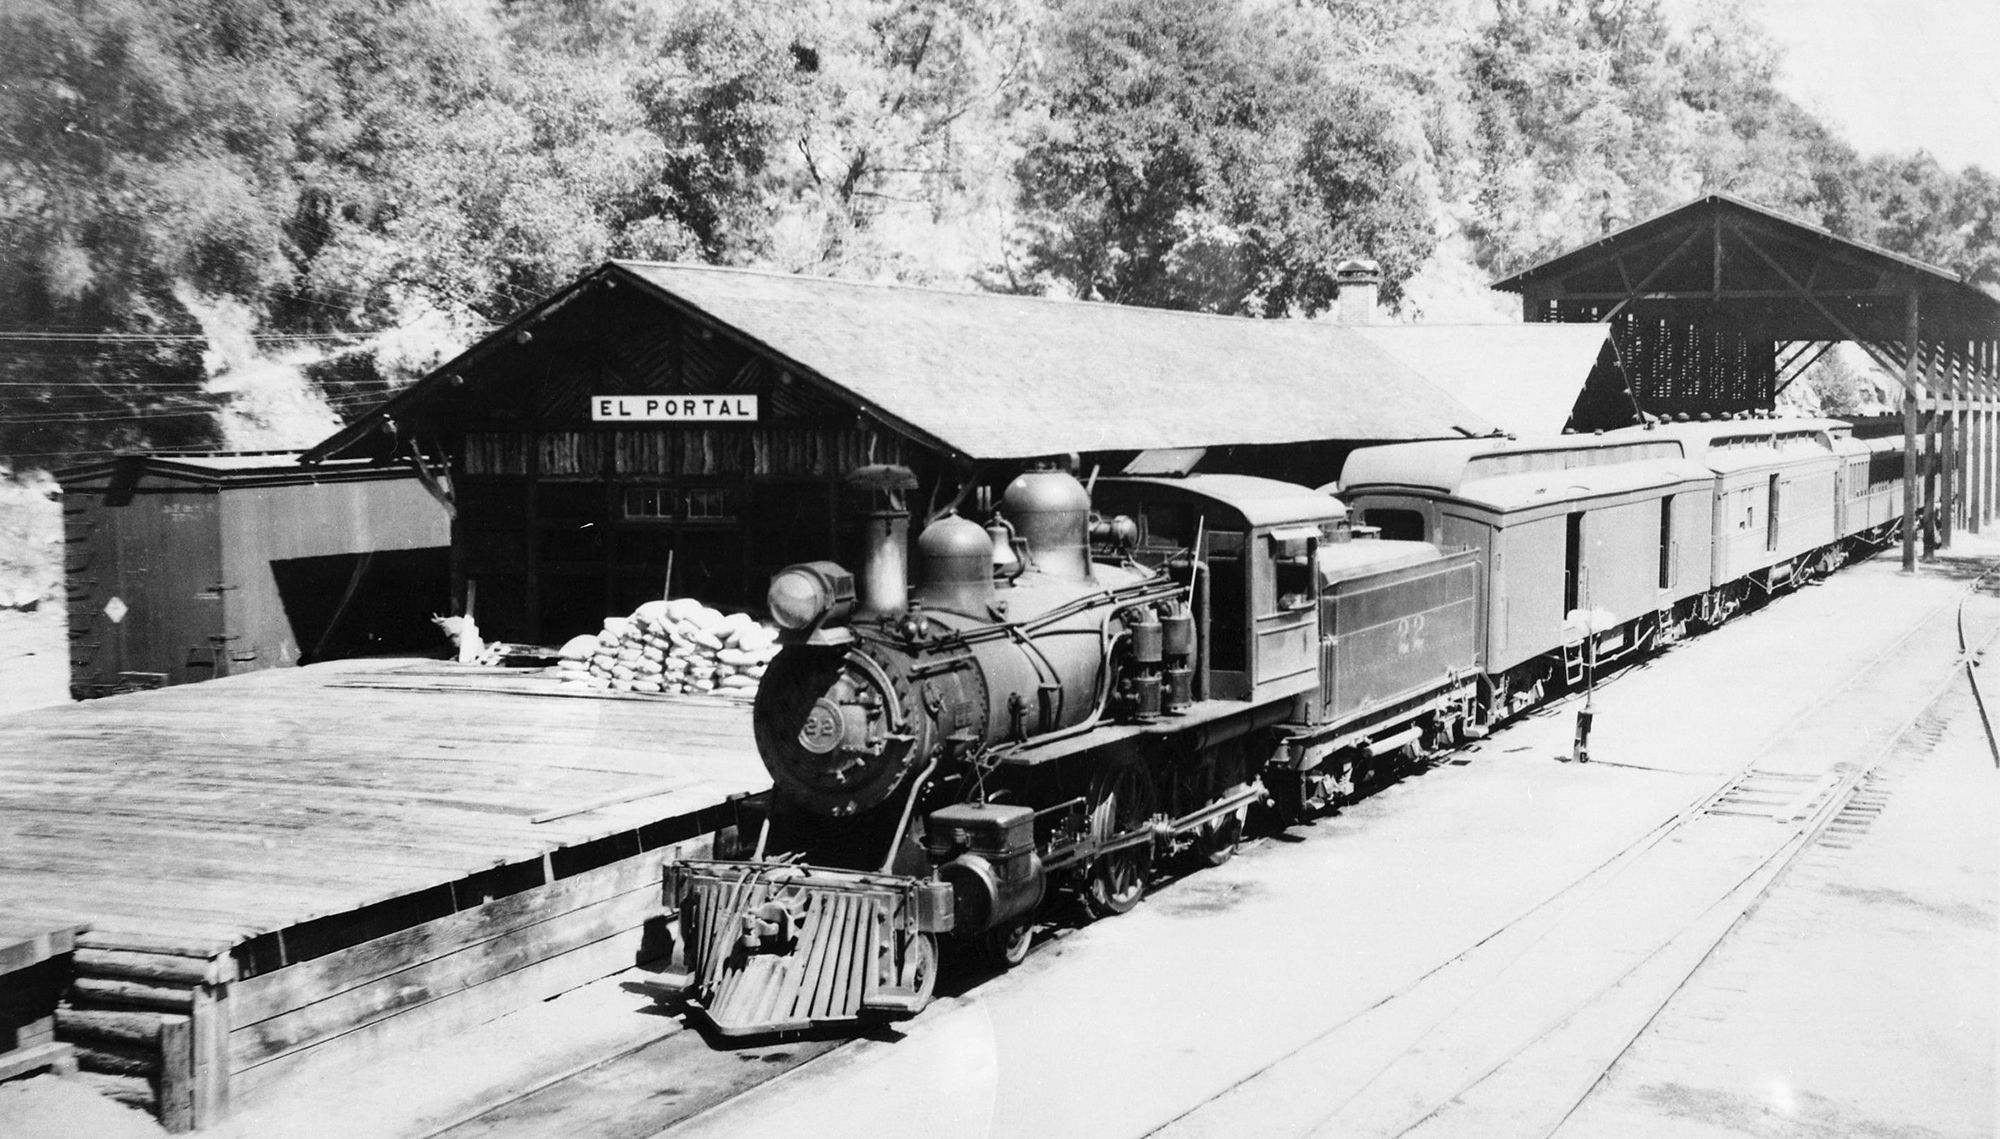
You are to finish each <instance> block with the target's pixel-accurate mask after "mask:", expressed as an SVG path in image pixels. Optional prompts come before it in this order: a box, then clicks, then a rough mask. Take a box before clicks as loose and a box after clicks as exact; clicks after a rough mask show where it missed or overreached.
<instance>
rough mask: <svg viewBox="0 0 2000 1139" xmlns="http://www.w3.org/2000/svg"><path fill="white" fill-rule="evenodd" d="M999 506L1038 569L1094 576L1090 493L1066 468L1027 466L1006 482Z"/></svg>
mask: <svg viewBox="0 0 2000 1139" xmlns="http://www.w3.org/2000/svg"><path fill="white" fill-rule="evenodd" d="M1000 509H1001V510H1002V511H1004V512H1005V513H1006V515H1007V520H1008V521H1009V522H1012V523H1013V524H1014V529H1015V531H1016V532H1018V533H1019V534H1020V536H1021V537H1022V538H1023V539H1024V540H1025V541H1026V542H1027V546H1028V557H1029V559H1030V560H1031V561H1033V562H1034V566H1035V568H1036V569H1038V570H1040V571H1042V572H1043V573H1046V574H1049V575H1051V576H1054V577H1068V578H1084V579H1088V578H1090V577H1091V569H1090V494H1089V492H1088V491H1086V490H1084V489H1083V484H1082V483H1080V482H1078V481H1076V479H1075V478H1074V477H1073V476H1071V475H1069V474H1068V473H1066V472H1063V471H1027V472H1024V473H1023V474H1022V475H1021V476H1020V477H1019V478H1017V479H1015V480H1014V481H1013V482H1011V483H1008V484H1007V490H1006V493H1005V494H1003V495H1001V497H1000Z"/></svg>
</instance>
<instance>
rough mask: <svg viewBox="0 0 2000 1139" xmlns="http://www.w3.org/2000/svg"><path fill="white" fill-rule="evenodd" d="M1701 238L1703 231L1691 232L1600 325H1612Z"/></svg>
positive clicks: (1605, 316)
mask: <svg viewBox="0 0 2000 1139" xmlns="http://www.w3.org/2000/svg"><path fill="white" fill-rule="evenodd" d="M1700 236H1701V231H1700V230H1699V229H1695V230H1689V231H1688V235H1687V236H1686V237H1684V238H1682V239H1681V243H1680V244H1679V245H1676V246H1674V251H1673V252H1672V253H1669V254H1667V255H1666V256H1665V257H1663V258H1661V259H1660V263H1659V264H1658V265H1655V266H1653V271H1652V272H1650V273H1648V274H1646V275H1645V276H1644V277H1643V278H1641V279H1640V281H1639V285H1638V287H1637V288H1635V289H1633V290H1632V292H1631V293H1630V294H1628V295H1627V296H1626V297H1625V299H1624V300H1622V301H1619V302H1618V303H1617V304H1616V305H1613V306H1612V308H1611V311H1610V312H1607V313H1605V314H1604V315H1603V316H1602V317H1599V318H1598V323H1600V324H1610V323H1611V322H1612V320H1614V319H1616V318H1617V316H1618V314H1619V313H1621V312H1624V311H1625V306H1626V305H1629V304H1631V303H1632V302H1633V301H1635V300H1637V299H1639V295H1640V294H1641V293H1644V292H1645V291H1646V286H1647V285H1650V284H1652V283H1653V281H1654V279H1655V278H1657V277H1658V276H1659V275H1660V274H1661V273H1664V272H1666V270H1667V266H1669V265H1671V264H1673V263H1674V261H1675V259H1676V258H1678V257H1679V256H1680V255H1681V254H1683V253H1685V252H1687V250H1688V247H1689V246H1691V245H1693V244H1694V239H1695V238H1697V237H1700ZM1607 299H1608V298H1607Z"/></svg>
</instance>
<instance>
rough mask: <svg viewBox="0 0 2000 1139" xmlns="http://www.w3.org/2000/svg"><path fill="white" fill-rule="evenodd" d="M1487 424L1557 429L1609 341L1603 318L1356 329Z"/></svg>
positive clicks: (1519, 431)
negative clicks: (1580, 321)
mask: <svg viewBox="0 0 2000 1139" xmlns="http://www.w3.org/2000/svg"><path fill="white" fill-rule="evenodd" d="M1354 331H1355V332H1357V333H1360V334H1361V336H1362V337H1364V338H1365V339H1367V340H1368V341H1369V342H1370V343H1372V344H1374V345H1375V346H1376V347H1378V348H1381V349H1382V350H1384V351H1386V352H1388V353H1389V354H1390V355H1391V356H1394V357H1395V358H1396V359H1397V360H1400V361H1401V362H1403V363H1404V364H1407V365H1409V366H1410V367H1411V368H1412V369H1414V370H1415V371H1416V372H1418V373H1419V374H1421V375H1422V376H1423V377H1424V378H1425V379H1426V380H1429V381H1430V382H1431V383H1433V384H1435V385H1437V386H1438V387H1439V388H1442V389H1443V390H1444V391H1445V392H1446V393H1448V394H1449V395H1450V396H1451V397H1452V398H1453V399H1456V400H1458V401H1459V402H1460V403H1463V404H1465V405H1466V406H1467V407H1469V408H1471V409H1472V410H1473V411H1474V412H1476V413H1477V414H1478V415H1479V416H1480V417H1481V418H1483V419H1485V420H1486V421H1487V422H1489V423H1492V424H1495V425H1496V426H1498V427H1499V428H1501V429H1502V430H1504V431H1506V432H1508V433H1510V434H1514V435H1554V434H1556V433H1557V432H1560V431H1561V430H1562V429H1563V428H1564V427H1565V426H1567V425H1568V424H1569V419H1570V413H1571V411H1573V410H1574V409H1575V408H1576V401H1577V396H1578V395H1579V394H1580V393H1581V392H1582V391H1583V384H1584V381H1585V380H1586V379H1588V378H1589V376H1590V370H1591V369H1592V368H1593V367H1595V366H1596V365H1597V363H1598V357H1600V356H1601V355H1603V353H1604V350H1605V347H1606V345H1607V344H1608V343H1609V341H1610V337H1611V328H1610V326H1608V325H1603V324H1369V325H1359V326H1356V327H1355V329H1354Z"/></svg>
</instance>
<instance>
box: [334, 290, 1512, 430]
mask: <svg viewBox="0 0 2000 1139" xmlns="http://www.w3.org/2000/svg"><path fill="white" fill-rule="evenodd" d="M603 279H618V280H624V281H629V282H631V283H633V284H635V285H637V286H638V287H639V288H641V289H642V290H645V291H646V292H647V293H648V294H649V295H651V296H652V297H654V298H655V299H656V300H658V301H659V302H661V303H662V304H664V305H666V306H667V307H668V308H669V309H671V310H674V311H677V312H679V313H681V314H682V315H684V316H687V317H690V318H693V319H696V320H699V321H702V322H703V323H705V324H712V325H714V326H716V327H717V328H718V329H719V330H721V331H722V332H723V333H724V334H726V335H731V336H734V337H736V338H738V339H740V340H742V341H744V342H745V343H747V344H749V345H751V346H753V347H754V348H756V349H757V350H759V351H761V352H763V353H764V354H766V355H768V356H770V357H772V358H774V359H776V360H777V361H779V362H780V363H781V364H782V365H783V366H784V367H785V368H786V369H787V370H789V371H792V372H795V373H798V374H801V375H803V376H806V377H810V378H812V379H814V380H816V381H817V382H818V384H819V385H820V386H822V387H827V388H831V389H835V390H836V391H837V392H838V393H842V394H844V395H845V396H847V397H848V398H849V399H850V400H851V402H853V403H854V404H855V405H856V406H858V407H859V408H860V409H861V410H862V411H863V412H864V413H866V414H869V415H871V416H873V417H874V418H876V419H878V420H880V421H882V422H884V423H886V424H888V425H890V426H891V427H894V428H896V429H898V430H900V431H903V432H904V433H906V434H908V435H910V436H911V437H913V438H915V439H917V440H918V441H920V442H924V443H927V444H929V445H931V446H934V447H936V448H937V449H939V450H941V451H944V452H946V453H949V454H955V455H957V456H959V457H962V458H966V459H1018V458H1031V457H1035V456H1041V455H1048V454H1057V453H1062V452H1069V451H1124V450H1132V451H1138V450H1146V449H1151V448H1161V447H1182V446H1222V445H1230V444H1259V443H1295V442H1308V441H1314V440H1322V439H1351V440H1391V439H1422V438H1457V437H1463V436H1465V435H1484V434H1488V433H1491V432H1492V431H1493V430H1494V429H1495V425H1494V424H1493V423H1491V422H1490V421H1489V420H1488V419H1487V418H1485V417H1484V416H1482V415H1480V414H1479V413H1477V412H1475V411H1474V410H1472V409H1471V408H1470V407H1468V406H1466V404H1465V403H1464V402H1462V401H1460V400H1459V399H1456V398H1454V397H1453V396H1451V395H1450V394H1447V393H1446V392H1445V391H1443V390H1441V389H1439V388H1438V387H1437V386H1436V385H1434V384H1432V383H1430V382H1429V381H1427V380H1426V379H1425V378H1424V376H1423V375H1421V374H1420V373H1419V372H1418V371H1417V370H1415V369H1413V368H1411V367H1410V366H1408V365H1407V364H1405V363H1403V362H1401V361H1400V360H1398V359H1397V358H1396V357H1395V355H1393V354H1392V353H1390V352H1388V351H1385V350H1384V349H1383V348H1381V347H1378V346H1377V345H1376V344H1374V343H1373V342H1372V341H1370V340H1369V339H1368V338H1366V337H1364V336H1362V335H1360V334H1359V333H1358V332H1357V331H1356V330H1355V329H1353V328H1350V327H1346V326H1342V325H1337V324H1331V323H1326V322H1321V321H1306V320H1253V319H1248V318H1242V317H1223V316H1209V315H1202V314H1194V313H1184V312H1171V311H1166V310H1160V309H1143V308H1134V307H1127V306H1121V305H1110V304H1100V303H1090V302H1077V301H1059V300H1048V299H1043V298H1035V297H1018V296H1008V295H1001V294H993V293H959V292H946V291H943V290H938V289H924V288H915V287H911V286H904V285H883V284H865V283H857V282H852V281H840V280H832V279H828V278H823V277H803V276H794V275H788V274H782V273H770V272H760V271H752V270H743V269H719V268H714V267H709V266H695V265H676V264H662V263H656V262H640V261H613V262H609V263H607V264H606V265H604V266H602V267H601V268H599V269H598V270H596V271H594V272H593V273H591V274H589V275H587V276H586V277H585V278H583V279H582V280H580V281H579V282H577V283H576V284H573V285H572V286H570V287H569V288H568V289H565V290H563V291H562V292H561V293H558V294H557V295H556V296H554V297H551V298H550V299H549V300H547V301H544V302H543V303H542V305H539V306H537V307H536V309H535V310H531V312H530V313H528V314H524V316H523V317H522V318H520V319H518V320H516V321H515V322H513V323H511V324H509V325H508V326H507V327H506V328H503V329H501V330H499V331H498V332H496V333H494V334H493V335H491V336H489V337H488V338H487V339H486V340H483V341H481V342H480V344H478V345H475V346H474V347H473V348H472V349H470V350H468V352H466V353H465V354H463V355H461V357H459V359H457V360H454V361H452V362H450V363H448V364H446V365H445V366H444V367H442V368H440V369H438V370H437V371H436V372H434V373H433V374H432V375H430V376H428V377H426V378H425V379H424V380H422V381H420V382H419V383H418V384H416V385H413V386H412V387H411V388H408V389H405V390H404V391H403V392H402V393H399V394H398V395H397V396H395V397H393V398H392V399H391V400H389V401H388V402H387V403H386V404H384V405H383V406H382V407H381V408H378V409H376V411H375V412H373V413H371V414H370V416H368V417H366V418H364V419H362V420H360V421H358V422H356V423H355V424H352V425H350V426H349V427H347V428H346V429H344V430H343V431H341V432H339V433H337V434H336V435H334V436H333V437H332V438H330V439H328V440H326V441H325V442H323V443H321V444H320V445H319V446H317V447H315V448H313V449H312V450H311V451H309V452H308V453H307V455H306V457H305V458H306V461H308V462H311V461H318V460H319V459H322V458H326V457H330V456H332V455H336V454H340V453H342V452H343V451H346V450H348V449H350V448H351V447H353V446H354V445H356V444H357V443H359V442H360V441H361V440H362V439H363V438H364V437H365V436H367V435H369V434H371V433H373V432H375V431H378V430H381V429H382V428H383V426H384V422H383V421H384V420H385V419H388V418H390V417H394V418H397V419H400V420H407V419H409V418H411V417H418V418H420V417H421V416H422V409H423V405H424V404H425V403H426V402H427V401H428V400H429V399H430V398H431V396H432V395H434V394H435V393H436V391H437V389H439V388H440V387H441V386H442V385H445V384H448V383H449V382H450V380H451V378H452V377H453V376H455V375H457V374H458V373H460V372H461V371H462V370H463V368H464V367H465V366H466V365H467V364H468V363H469V362H471V361H472V360H474V359H476V358H479V357H482V356H484V355H488V354H491V353H492V352H495V351H504V350H505V346H506V344H507V342H509V341H510V340H511V339H512V338H513V337H514V336H515V335H516V333H517V332H518V331H519V330H521V329H523V328H526V327H528V326H530V325H532V324H534V323H535V321H536V320H537V319H539V317H538V316H537V314H538V313H543V312H549V311H553V309H554V308H556V307H561V306H563V305H567V304H571V303H580V300H579V298H580V297H581V295H582V293H583V291H584V289H585V287H586V286H588V285H591V284H594V283H596V282H598V281H599V280H603Z"/></svg>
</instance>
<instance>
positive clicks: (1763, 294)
mask: <svg viewBox="0 0 2000 1139" xmlns="http://www.w3.org/2000/svg"><path fill="white" fill-rule="evenodd" d="M1635 294H1636V295H1635ZM1798 295H1799V293H1798V290H1796V289H1724V290H1723V291H1722V293H1721V294H1720V296H1719V298H1718V294H1716V293H1715V292H1714V291H1713V290H1711V289H1654V290H1652V291H1650V292H1644V291H1641V290H1638V289H1631V290H1627V291H1625V292H1622V293H1606V292H1595V293H1564V294H1563V299H1564V300H1570V301H1612V300H1623V299H1626V298H1631V299H1633V300H1642V301H1713V300H1717V299H1721V300H1725V301H1733V300H1749V301H1755V300H1776V299H1783V298H1786V297H1796V296H1798ZM1815 295H1818V294H1815ZM1825 295H1828V296H1839V297H1860V298H1865V299H1872V300H1889V299H1892V298H1894V297H1898V296H1901V295H1902V292H1901V290H1899V289H1876V288H1868V289H1837V290H1834V291H1832V292H1830V293H1827V294H1825Z"/></svg>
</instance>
